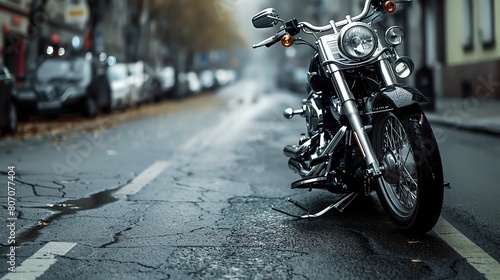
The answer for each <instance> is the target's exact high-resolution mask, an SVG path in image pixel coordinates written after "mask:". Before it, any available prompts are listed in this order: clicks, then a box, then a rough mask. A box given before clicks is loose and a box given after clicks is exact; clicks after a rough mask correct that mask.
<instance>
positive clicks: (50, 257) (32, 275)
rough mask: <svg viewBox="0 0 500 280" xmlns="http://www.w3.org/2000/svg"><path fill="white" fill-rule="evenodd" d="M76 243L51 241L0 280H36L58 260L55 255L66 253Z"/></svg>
mask: <svg viewBox="0 0 500 280" xmlns="http://www.w3.org/2000/svg"><path fill="white" fill-rule="evenodd" d="M75 245H76V243H66V242H49V243H47V244H46V245H45V246H43V247H42V248H41V249H40V250H38V251H36V253H34V254H33V255H32V256H31V257H29V258H27V259H26V260H25V261H24V262H22V263H21V265H19V266H18V267H16V272H10V273H7V274H6V275H5V276H4V277H2V278H1V279H0V280H17V279H19V280H32V279H33V280H34V279H36V278H38V277H40V276H42V275H43V274H44V273H45V271H47V270H48V269H49V268H50V266H52V265H53V264H54V263H55V262H56V261H57V259H56V258H55V256H64V255H66V253H67V252H69V250H71V248H73V247H74V246H75Z"/></svg>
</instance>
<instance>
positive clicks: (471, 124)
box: [425, 97, 500, 136]
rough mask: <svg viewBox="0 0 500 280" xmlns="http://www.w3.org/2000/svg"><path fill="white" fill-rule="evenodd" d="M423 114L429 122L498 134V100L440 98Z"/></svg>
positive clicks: (499, 128) (499, 108) (499, 107)
mask: <svg viewBox="0 0 500 280" xmlns="http://www.w3.org/2000/svg"><path fill="white" fill-rule="evenodd" d="M425 114H426V116H427V118H428V119H429V121H430V122H431V123H435V124H439V125H445V126H448V127H453V128H457V129H465V130H471V131H479V132H483V133H489V134H494V135H498V136H500V100H494V99H489V100H479V99H477V98H475V97H471V98H465V99H463V98H441V99H438V100H436V111H434V112H431V111H427V112H426V113H425Z"/></svg>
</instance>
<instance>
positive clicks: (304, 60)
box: [0, 0, 500, 119]
mask: <svg viewBox="0 0 500 280" xmlns="http://www.w3.org/2000/svg"><path fill="white" fill-rule="evenodd" d="M363 3H364V1H363V0H353V1H341V0H310V1H300V0H287V1H276V0H274V1H273V0H271V1H250V0H207V1H201V0H182V1H179V0H175V1H174V0H143V1H140V0H127V1H122V0H0V24H1V25H2V36H0V50H1V53H2V56H1V62H2V63H3V64H4V66H5V68H7V69H8V71H9V72H10V73H11V74H12V76H13V79H14V80H15V84H16V88H17V90H18V91H19V92H21V93H20V94H21V97H20V99H23V100H25V101H26V100H28V99H29V97H30V96H34V94H31V93H26V91H27V90H28V87H27V86H26V81H27V80H29V79H30V78H33V75H30V73H31V72H36V70H37V68H39V66H40V64H42V63H43V61H45V60H47V59H49V58H50V59H54V58H71V57H75V56H78V55H82V54H85V55H86V58H89V57H92V58H93V59H94V60H97V59H98V63H99V62H100V63H102V64H103V65H106V67H107V66H110V65H114V64H124V65H125V66H124V67H125V68H123V69H126V70H125V71H126V73H125V74H123V75H121V74H119V72H120V71H119V69H121V68H120V67H116V68H114V70H113V71H108V72H113V73H108V78H107V79H108V80H109V82H108V83H109V84H113V83H114V80H119V79H120V77H121V78H122V79H125V78H126V76H133V75H134V70H133V69H134V67H136V66H137V65H138V67H139V68H141V69H142V70H140V71H137V72H138V73H139V74H138V75H139V76H138V77H139V78H137V79H138V80H139V81H137V80H136V81H135V84H134V85H135V87H136V88H141V86H142V88H144V85H147V86H148V87H147V89H148V90H149V92H143V91H144V90H137V89H136V90H135V93H134V90H133V89H132V90H131V92H129V93H119V92H118V88H120V85H119V84H118V82H116V85H111V86H110V89H109V91H111V92H112V93H111V94H110V95H111V96H110V98H109V99H114V98H121V99H120V100H118V101H113V100H108V101H106V100H104V101H102V102H101V101H98V102H97V103H99V102H101V103H102V104H100V103H99V104H98V106H102V108H107V109H108V111H109V110H111V109H113V108H115V107H120V106H122V107H124V106H125V107H126V106H129V105H130V103H131V102H132V103H134V104H135V103H142V102H147V101H149V100H154V99H156V100H158V99H160V100H161V99H163V98H165V97H184V96H188V95H189V94H196V93H199V92H200V91H203V90H214V89H216V88H217V87H219V86H223V85H225V84H228V83H230V82H233V81H235V80H236V77H244V76H251V77H253V78H258V77H259V76H262V77H265V78H266V79H267V80H268V82H269V83H272V84H276V85H278V86H280V87H283V88H287V89H290V90H293V91H298V92H304V88H305V84H304V83H305V82H304V80H305V78H304V77H305V71H306V69H307V68H306V67H307V64H308V61H309V59H310V57H311V55H312V52H311V50H310V49H309V48H307V47H300V48H298V47H291V48H289V49H286V50H284V49H283V48H281V47H279V46H276V47H274V48H272V49H271V50H267V49H259V50H252V49H251V45H252V44H253V43H257V42H259V41H261V40H263V39H264V38H267V37H268V36H271V35H272V34H274V32H276V29H272V30H271V29H270V30H255V29H253V27H252V26H251V17H252V16H253V15H254V14H256V13H257V12H258V11H259V10H261V9H263V8H267V7H274V8H276V9H277V10H278V12H279V14H280V16H281V17H282V18H283V19H285V20H288V19H290V18H293V17H297V18H298V20H299V21H309V22H311V23H313V24H316V25H323V24H326V23H328V21H329V20H330V19H339V20H340V19H342V18H343V17H344V16H345V15H346V14H352V15H354V14H358V13H359V12H360V11H361V10H362V6H363ZM497 15H500V1H498V0H474V1H473V0H437V1H435V0H413V1H412V2H411V3H405V4H402V5H400V8H399V9H398V11H397V12H396V14H394V15H384V16H382V17H380V18H378V19H377V20H376V22H375V25H376V27H377V29H378V30H379V33H383V32H385V30H386V28H387V27H389V26H391V25H399V26H402V27H403V28H404V29H405V30H406V42H405V43H404V44H403V45H402V46H400V47H399V51H400V54H403V55H408V56H410V57H411V58H412V59H413V60H414V62H415V70H416V72H415V74H414V75H412V76H411V77H410V78H409V80H408V82H407V83H409V84H411V85H414V86H416V87H418V88H419V89H420V90H421V91H422V92H424V94H425V95H426V96H429V97H430V98H431V99H432V100H435V99H439V98H447V97H450V98H455V99H456V98H459V99H460V98H467V97H470V96H473V95H474V94H475V91H477V90H478V89H481V88H484V87H486V88H489V89H490V91H489V93H488V98H489V99H498V98H499V97H500V94H499V93H498V92H495V91H494V90H491V89H492V88H493V87H496V86H498V82H497V83H495V81H500V78H499V76H500V73H499V71H500V64H499V61H500V47H499V46H498V45H497V44H496V40H497V38H499V37H500V29H499V28H495V26H496V25H495V19H496V18H498V17H497ZM304 37H307V36H304ZM89 55H90V56H89ZM137 63H139V64H137ZM134 65H135V66H134ZM264 65H265V66H264ZM54 67H55V68H57V67H59V66H57V65H56V66H54ZM92 67H96V66H92ZM49 69H50V68H49ZM278 69H279V70H280V71H277V70H278ZM45 71H47V70H45ZM269 77H274V79H269ZM130 80H131V79H128V82H127V83H128V85H131V84H133V83H134V82H130ZM28 84H29V83H28ZM151 85H154V89H151V88H152V87H153V86H151ZM130 88H133V86H130ZM115 91H116V92H115ZM23 92H25V93H23ZM117 92H118V93H117ZM138 92H140V93H138ZM23 94H24V95H23ZM61 94H62V93H61ZM134 94H135V96H134ZM148 94H149V95H150V96H147V95H148ZM117 96H118V97H117ZM124 96H125V97H124ZM44 101H50V100H44ZM106 102H107V103H109V104H106ZM21 103H22V102H21ZM24 105H26V104H20V105H19V106H18V107H19V108H18V109H17V111H18V112H17V113H18V114H20V115H21V116H22V117H23V118H24V119H27V116H26V115H27V114H28V113H29V111H33V110H32V109H30V107H29V106H27V105H26V106H24ZM45 105H47V104H44V106H45ZM49 105H50V104H49ZM52 105H53V104H52ZM44 106H38V109H40V107H43V108H45V107H44ZM58 106H60V105H57V106H56V107H58ZM433 106H434V105H433V104H432V106H431V107H430V108H428V109H430V110H433V109H434V107H433ZM31 107H33V106H31ZM49 107H50V106H49ZM87 113H89V112H87ZM90 113H92V112H90ZM91 115H93V114H91Z"/></svg>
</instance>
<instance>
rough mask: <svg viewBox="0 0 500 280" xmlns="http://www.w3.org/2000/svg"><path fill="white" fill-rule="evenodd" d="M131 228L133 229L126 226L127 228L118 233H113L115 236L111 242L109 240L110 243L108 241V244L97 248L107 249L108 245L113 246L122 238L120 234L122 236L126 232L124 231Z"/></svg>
mask: <svg viewBox="0 0 500 280" xmlns="http://www.w3.org/2000/svg"><path fill="white" fill-rule="evenodd" d="M132 228H133V227H132V226H128V227H126V228H125V229H123V230H120V231H119V232H117V233H115V234H114V235H113V240H111V241H110V242H108V243H104V244H102V245H101V246H99V248H106V247H108V246H110V245H113V244H116V243H118V242H119V241H120V237H121V236H122V234H123V233H124V232H126V231H129V230H131V229H132Z"/></svg>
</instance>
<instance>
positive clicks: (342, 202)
mask: <svg viewBox="0 0 500 280" xmlns="http://www.w3.org/2000/svg"><path fill="white" fill-rule="evenodd" d="M357 196H358V194H357V193H350V194H346V195H344V196H343V197H342V198H341V199H339V201H337V202H335V203H333V204H331V205H329V206H328V207H326V208H325V209H323V210H321V211H319V212H317V213H315V214H310V211H309V209H307V207H305V206H304V205H302V204H301V203H299V202H298V201H295V200H293V199H291V198H290V197H289V198H288V199H287V201H288V202H290V203H292V204H293V205H295V206H296V207H298V208H300V209H302V210H303V211H306V212H307V214H306V215H294V214H291V213H288V212H286V211H283V210H280V209H277V208H275V207H274V206H273V207H271V209H273V210H274V211H278V212H280V213H282V214H285V215H288V216H290V217H294V218H297V219H310V218H318V217H321V216H323V215H324V214H326V213H328V212H329V211H330V210H332V209H333V208H335V209H337V210H338V211H339V212H344V210H345V209H346V208H347V206H349V204H351V203H352V202H353V201H354V199H356V197H357Z"/></svg>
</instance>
